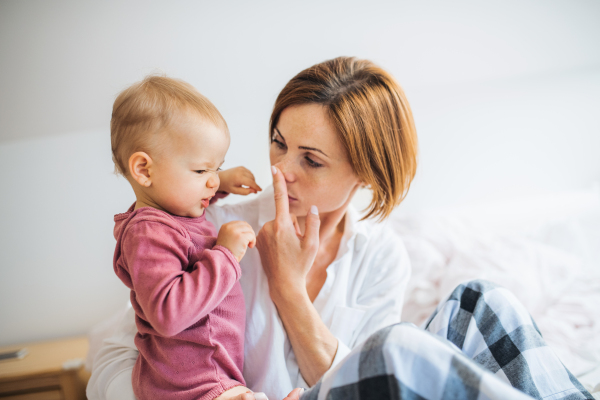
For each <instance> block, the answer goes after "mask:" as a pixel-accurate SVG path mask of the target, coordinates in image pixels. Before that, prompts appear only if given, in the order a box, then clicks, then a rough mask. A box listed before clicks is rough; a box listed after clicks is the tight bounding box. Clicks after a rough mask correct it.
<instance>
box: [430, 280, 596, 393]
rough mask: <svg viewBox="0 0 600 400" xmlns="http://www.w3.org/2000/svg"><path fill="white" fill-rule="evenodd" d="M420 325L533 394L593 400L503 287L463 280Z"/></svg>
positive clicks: (518, 303)
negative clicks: (423, 324) (422, 324)
mask: <svg viewBox="0 0 600 400" xmlns="http://www.w3.org/2000/svg"><path fill="white" fill-rule="evenodd" d="M424 328H425V329H426V330H427V331H429V332H431V333H434V334H436V335H439V336H441V337H443V338H445V339H448V340H449V341H450V342H452V343H453V344H454V345H456V346H457V347H458V348H459V349H460V350H461V351H462V352H463V353H464V354H465V355H466V356H467V357H469V358H470V359H472V360H473V361H475V362H476V363H478V364H480V365H481V366H483V367H484V368H485V369H487V370H489V371H491V372H492V373H494V374H495V375H496V376H497V377H498V378H500V379H502V380H503V381H505V382H507V383H509V384H510V385H512V386H513V387H515V388H517V389H519V390H521V391H523V392H525V393H527V394H528V395H530V396H531V397H534V398H536V399H546V400H547V399H593V397H592V396H591V395H590V394H589V393H588V392H587V391H586V390H585V389H584V388H583V386H582V385H581V383H579V381H578V380H577V379H576V378H575V377H574V376H573V375H572V374H571V372H570V371H569V370H568V369H567V368H566V367H565V366H564V365H563V364H562V362H561V361H560V360H559V358H558V357H557V356H556V355H555V354H554V352H553V351H552V350H551V349H550V347H548V346H547V345H546V342H545V341H544V339H543V338H542V335H541V333H540V331H539V330H538V328H537V326H536V325H535V322H534V321H533V319H532V318H531V316H530V315H529V313H528V312H527V311H526V310H525V307H523V305H522V304H521V303H520V302H519V301H518V300H517V298H516V297H515V296H514V295H513V294H512V293H511V292H510V291H508V290H507V289H504V288H502V287H499V286H497V285H495V284H492V283H490V282H487V281H482V280H476V281H471V282H467V283H465V284H461V285H459V286H458V287H457V288H456V289H455V290H454V291H453V292H452V294H451V295H450V297H449V298H448V299H447V300H446V301H444V302H442V303H440V304H439V306H438V307H437V310H436V311H435V313H434V314H433V315H432V316H431V317H430V319H429V321H427V322H426V323H425V326H424Z"/></svg>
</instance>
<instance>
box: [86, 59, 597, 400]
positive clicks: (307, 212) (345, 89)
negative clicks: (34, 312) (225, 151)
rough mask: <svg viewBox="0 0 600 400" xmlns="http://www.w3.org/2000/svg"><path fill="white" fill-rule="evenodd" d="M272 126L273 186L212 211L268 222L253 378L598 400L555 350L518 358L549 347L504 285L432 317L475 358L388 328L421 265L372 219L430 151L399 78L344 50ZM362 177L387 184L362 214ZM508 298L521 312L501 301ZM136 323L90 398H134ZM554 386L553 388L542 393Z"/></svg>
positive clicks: (265, 384)
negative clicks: (543, 365)
mask: <svg viewBox="0 0 600 400" xmlns="http://www.w3.org/2000/svg"><path fill="white" fill-rule="evenodd" d="M270 135H271V147H270V159H271V164H272V166H273V170H272V172H273V189H269V190H265V192H263V193H262V194H261V195H260V196H258V198H256V199H254V200H251V201H249V202H246V203H242V204H237V205H229V206H224V207H218V206H212V207H209V208H208V209H207V218H208V219H209V220H211V221H212V222H213V223H214V224H215V226H216V227H217V229H218V228H219V227H220V225H222V224H223V223H225V222H228V221H231V220H239V219H241V220H245V221H247V222H249V223H250V224H251V225H252V227H253V228H254V230H255V231H257V232H259V234H258V238H257V249H251V250H249V251H248V253H247V254H246V256H245V257H244V259H243V260H242V262H241V266H242V271H243V275H242V279H241V283H242V288H243V291H244V296H245V299H246V312H247V316H246V320H247V323H246V340H245V363H244V377H245V379H246V384H247V386H248V387H250V388H251V389H253V390H255V391H262V392H265V393H266V394H267V395H268V396H269V398H270V399H271V400H273V399H281V398H283V397H285V396H286V395H287V394H288V393H290V391H292V389H293V388H295V387H300V388H308V387H312V389H311V390H309V391H308V392H307V393H305V394H304V395H303V398H305V397H306V398H325V396H327V395H328V396H329V397H330V398H339V399H346V398H445V397H444V396H451V397H450V398H452V396H454V398H469V397H472V398H485V396H486V395H487V396H488V398H507V397H508V398H519V396H522V397H526V396H525V395H523V394H522V393H520V392H519V391H517V390H515V389H513V388H512V387H511V385H512V386H515V387H517V388H518V389H520V390H521V391H525V392H526V393H528V394H530V395H533V396H534V397H543V396H544V395H546V389H545V388H546V387H550V389H551V395H553V394H555V393H560V392H562V393H565V394H568V395H573V396H578V395H579V394H581V396H580V397H573V398H586V397H585V396H586V394H585V393H583V392H582V390H583V389H581V390H580V388H579V387H578V386H577V384H576V380H574V378H573V379H570V377H569V376H570V375H569V374H568V371H566V369H564V367H561V366H560V365H558V364H560V362H559V361H558V359H557V358H556V357H555V356H554V358H552V355H546V354H545V353H544V354H542V355H539V356H538V355H537V353H536V355H535V356H533V358H531V359H530V358H527V360H526V361H528V362H529V364H532V365H529V364H528V363H527V362H525V363H523V362H520V363H518V362H516V361H515V360H517V361H518V357H520V356H522V354H517V355H515V354H513V353H514V351H513V350H514V348H517V350H518V351H520V352H521V353H523V354H525V353H527V354H529V353H535V352H539V351H540V350H539V349H542V350H544V351H545V350H546V349H547V347H546V346H545V345H544V344H543V340H542V339H541V336H540V335H539V333H537V332H532V331H531V330H530V329H526V328H528V327H530V326H533V323H532V321H531V319H530V318H529V317H528V315H527V314H526V313H525V312H523V310H522V307H521V306H520V305H519V304H518V303H516V302H514V301H513V300H512V297H511V296H510V294H507V293H504V292H503V291H502V290H501V289H498V288H494V287H491V286H489V285H487V284H483V283H477V282H475V283H470V284H468V285H466V286H461V287H459V288H457V290H456V291H455V293H454V294H453V295H452V296H451V297H450V298H449V299H448V301H447V302H445V303H443V304H441V305H440V307H439V312H438V313H437V314H436V315H435V316H434V317H433V318H432V319H431V321H430V322H429V325H428V330H429V331H430V332H434V333H437V334H439V335H443V336H445V337H446V338H448V339H450V341H452V342H453V343H454V344H455V345H457V346H458V347H459V348H461V349H463V352H464V353H466V354H467V356H468V357H466V356H465V355H464V354H463V353H461V352H460V351H458V350H457V349H456V347H454V345H451V344H449V342H447V341H443V340H439V339H436V337H435V336H434V335H431V334H429V333H427V332H424V331H422V330H418V329H416V328H415V327H413V326H410V325H405V324H399V325H393V326H391V327H388V326H390V325H392V324H394V323H398V322H399V320H400V311H401V308H402V299H403V297H404V290H405V287H406V284H407V281H408V277H409V269H410V267H409V261H408V258H407V254H406V251H405V249H404V246H403V244H402V242H401V241H400V239H399V238H397V237H396V236H395V235H394V234H392V233H391V231H390V230H389V229H388V228H387V227H386V225H385V223H384V222H379V223H376V222H374V221H373V220H374V219H378V220H379V221H384V220H385V218H386V217H387V216H388V215H389V214H390V213H391V211H392V210H393V209H394V207H396V206H397V205H398V204H399V203H400V202H401V201H402V200H403V198H404V196H405V195H406V193H407V191H408V188H409V186H410V183H411V181H412V179H413V177H414V174H415V170H416V156H417V139H416V132H415V128H414V123H413V119H412V114H411V111H410V107H409V105H408V102H407V100H406V97H405V96H404V93H403V92H402V90H401V89H400V87H399V85H398V84H397V83H396V82H395V81H394V79H393V78H392V77H391V76H390V75H389V74H387V73H386V72H385V71H383V70H382V69H380V68H378V67H376V66H375V65H373V64H372V63H370V62H369V61H365V60H356V59H354V58H345V57H340V58H337V59H334V60H329V61H326V62H323V63H320V64H317V65H315V66H313V67H311V68H308V69H306V70H304V71H302V72H301V73H300V74H298V75H297V76H296V77H294V78H293V79H292V80H291V81H290V82H289V83H288V84H287V85H286V87H285V88H284V89H283V90H282V92H281V93H280V95H279V96H278V98H277V101H276V103H275V107H274V110H273V114H272V116H271V126H270ZM360 187H368V188H370V189H371V191H372V192H373V198H372V202H371V204H370V206H369V207H368V209H367V212H366V216H365V218H363V219H361V218H360V217H359V214H358V213H357V212H356V210H354V209H353V207H352V206H351V205H350V202H351V200H352V197H353V195H354V194H355V193H356V191H357V190H358V189H359V188H360ZM465 293H466V294H465ZM498 303H500V304H510V307H500V309H501V311H499V310H498V309H497V307H496V308H494V307H490V306H489V304H494V305H497V304H498ZM485 306H488V308H485ZM465 310H466V311H465ZM481 310H483V311H481ZM490 310H492V311H490ZM493 311H496V312H495V313H494V312H493ZM492 315H495V316H496V319H495V320H493V321H492V319H493V318H492V319H490V317H491V316H492ZM503 323H504V324H505V325H504V326H506V324H507V323H510V324H511V329H510V331H509V333H511V334H512V332H514V331H515V329H520V328H521V327H523V329H520V330H519V334H520V336H518V337H513V338H512V341H510V342H511V343H512V344H513V347H510V346H508V342H507V341H506V340H504V341H501V342H500V345H503V346H504V347H502V346H500V348H498V347H499V346H496V347H494V345H496V344H497V342H498V340H494V339H497V337H496V336H498V334H499V332H500V328H501V327H502V324H503ZM386 327H387V328H386ZM135 331H136V329H135V324H134V321H133V317H132V316H131V315H126V316H125V318H124V319H123V321H122V322H121V324H120V326H119V329H118V330H117V332H116V333H115V334H114V335H113V336H112V337H111V338H110V339H108V340H107V341H105V342H104V345H103V347H102V349H101V350H100V352H99V353H98V354H97V356H96V358H95V361H94V366H93V373H92V378H91V380H90V383H89V385H88V397H89V398H90V399H96V398H101V399H104V398H108V399H112V398H127V397H126V395H127V394H129V395H131V393H132V392H131V368H132V366H133V363H134V362H135V359H136V357H137V352H136V350H135V346H134V345H133V336H134V335H135ZM476 333H480V334H479V335H477V334H476ZM484 333H485V334H484ZM498 337H502V336H501V335H500V336H498ZM531 343H535V346H533V345H531ZM507 346H508V347H507ZM528 346H529V347H528ZM532 346H533V347H532ZM490 349H491V350H490ZM507 349H508V350H507ZM486 351H487V352H488V353H489V354H491V355H492V357H491V358H493V357H494V356H495V355H498V354H500V355H501V356H502V355H504V354H507V356H506V357H504V358H503V359H502V362H496V365H493V363H492V361H491V359H490V357H488V358H485V357H484V355H485V354H488V353H486ZM507 351H508V353H507ZM482 354H483V355H482ZM469 357H470V358H473V359H475V362H474V361H472V360H471V359H470V358H469ZM478 357H479V358H478ZM507 357H512V358H511V359H510V360H509V361H507V360H508V358H507ZM523 357H524V356H523ZM544 357H545V358H544ZM501 358H502V357H501ZM342 360H343V362H341V361H342ZM539 360H544V361H547V360H552V363H551V365H553V366H554V367H555V369H554V370H552V371H551V372H548V371H543V372H541V373H538V371H539V370H540V369H539V368H537V366H536V365H534V364H535V362H536V361H539ZM505 361H506V362H505ZM557 363H558V364H557ZM480 364H483V365H485V366H487V367H488V369H492V371H493V372H494V373H496V376H493V375H491V373H489V372H485V371H484V369H483V368H481V366H480ZM497 366H499V367H497ZM527 376H529V377H531V379H529V380H527V379H525V380H523V379H521V378H522V377H527ZM539 376H542V377H543V379H542V380H540V379H538V378H539ZM565 376H566V377H568V379H566V380H565V379H563V378H564V377H565ZM498 378H500V379H498ZM561 379H562V380H561ZM502 380H504V382H503V381H502ZM523 382H524V383H523ZM540 382H544V385H545V386H544V388H543V389H540V390H537V394H536V392H535V390H534V389H536V388H537V387H538V386H541V384H540ZM548 382H550V383H548ZM507 383H508V384H507ZM577 383H578V382H577ZM579 386H580V385H579ZM384 389H385V390H384ZM382 390H383V391H382ZM463 394H464V396H463ZM298 395H299V391H294V392H293V393H290V398H298ZM538 395H539V396H538ZM115 396H116V397H115ZM245 396H250V398H251V395H245ZM407 396H408V397H407ZM410 396H413V397H410ZM418 396H421V397H418ZM473 396H474V397H473ZM477 396H479V397H477ZM564 397H566V395H565V396H564ZM130 398H131V397H130ZM552 398H561V397H552Z"/></svg>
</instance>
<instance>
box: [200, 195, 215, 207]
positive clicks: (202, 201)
mask: <svg viewBox="0 0 600 400" xmlns="http://www.w3.org/2000/svg"><path fill="white" fill-rule="evenodd" d="M210 199H212V197H208V198H206V199H202V200H201V201H200V202H201V203H202V207H203V208H207V207H208V206H209V205H210Z"/></svg>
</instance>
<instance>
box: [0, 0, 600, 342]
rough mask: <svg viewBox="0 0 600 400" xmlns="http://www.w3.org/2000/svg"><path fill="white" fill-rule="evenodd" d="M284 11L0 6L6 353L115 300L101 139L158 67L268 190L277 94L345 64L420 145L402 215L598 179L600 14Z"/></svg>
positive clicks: (436, 7) (310, 7) (445, 6)
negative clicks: (407, 113) (391, 99)
mask: <svg viewBox="0 0 600 400" xmlns="http://www.w3.org/2000/svg"><path fill="white" fill-rule="evenodd" d="M321 3H324V4H321ZM294 4H296V5H294ZM294 4H293V3H282V2H266V1H262V2H261V1H258V2H256V1H255V2H219V3H214V2H192V1H178V2H169V3H168V4H167V3H166V2H164V3H147V2H123V3H122V2H99V3H92V2H77V1H74V0H73V1H62V2H45V1H28V2H22V1H13V0H9V1H3V2H0V70H1V71H2V72H3V73H2V74H1V75H0V188H1V192H0V193H1V195H0V221H2V223H1V224H0V321H1V322H0V345H3V344H9V343H15V342H21V341H28V340H35V339H44V338H51V337H58V336H64V335H72V334H80V333H84V332H85V331H86V330H87V329H89V327H90V326H91V325H92V324H94V323H96V322H98V321H100V320H101V319H103V318H105V317H107V316H109V315H110V314H111V313H112V312H114V310H116V309H117V308H119V307H121V306H122V305H123V304H124V302H125V301H126V299H127V296H128V293H127V290H125V288H124V286H123V285H122V283H121V282H120V281H119V280H118V279H117V278H116V277H115V276H114V272H113V271H112V266H111V265H112V252H113V250H114V239H113V238H112V227H113V222H112V216H113V215H114V214H115V213H118V212H122V211H124V210H125V209H126V208H127V206H128V205H129V204H130V203H131V202H132V201H133V196H132V193H131V190H130V189H129V188H128V186H127V184H126V182H125V181H124V180H123V179H119V178H117V177H115V176H114V175H112V173H111V171H112V163H111V158H110V147H109V132H108V122H109V119H110V109H111V105H112V101H113V99H114V96H115V95H116V93H117V92H118V91H119V90H121V89H122V88H124V87H125V86H126V85H127V84H129V83H131V82H133V81H136V80H139V79H141V78H142V77H143V76H144V75H145V74H146V73H148V72H151V71H154V70H156V69H160V70H163V71H165V72H166V73H168V74H169V75H171V76H175V77H179V78H182V79H185V80H187V81H189V82H190V83H192V84H194V85H195V86H196V87H198V88H199V89H200V90H201V91H202V92H203V93H204V94H206V95H207V96H208V97H209V98H210V99H211V100H213V102H214V103H215V104H216V105H217V107H218V108H219V109H220V110H221V111H222V113H223V115H224V116H225V118H226V119H227V121H228V123H229V126H230V130H231V132H232V145H231V148H230V152H229V154H228V157H227V165H226V166H235V165H246V166H248V167H249V168H250V169H252V170H253V171H254V172H255V174H256V175H257V177H258V180H259V183H261V184H263V185H266V184H268V182H269V179H270V177H269V173H268V160H267V133H266V128H267V124H268V117H269V114H270V108H271V107H272V104H273V102H274V100H275V97H276V95H277V93H278V91H279V90H280V89H281V88H282V87H283V85H284V84H285V82H286V81H287V80H288V79H289V78H291V77H292V76H293V75H294V74H295V73H297V72H298V71H300V70H301V69H303V68H305V67H307V66H310V65H311V64H313V63H315V62H318V61H322V60H324V59H327V58H331V57H334V56H337V55H357V56H360V57H365V58H370V59H372V60H374V61H375V62H377V63H379V64H380V65H382V66H383V67H385V68H387V69H388V70H389V71H390V72H392V73H393V74H394V75H395V76H396V77H397V78H398V80H399V81H400V82H401V83H402V85H403V86H404V88H405V89H406V92H407V94H408V97H409V99H410V101H411V105H412V107H413V111H414V114H415V118H416V123H417V129H418V132H419V138H420V145H421V157H420V167H419V172H418V175H417V178H416V180H415V182H414V185H413V188H412V189H411V193H410V195H409V197H408V198H407V200H406V202H405V203H404V204H403V205H402V206H401V208H402V209H404V211H406V212H414V211H417V210H421V209H428V208H436V207H443V206H453V205H461V204H469V203H476V202H482V201H490V200H496V199H505V198H510V197H515V196H523V195H527V194H540V193H542V194H543V193H551V192H556V191H565V190H576V189H582V188H586V187H588V186H589V185H590V184H591V183H592V182H594V181H598V180H600V157H598V155H597V153H598V149H600V120H599V119H598V118H597V110H599V109H600V97H599V95H598V93H600V52H598V51H597V49H598V48H599V45H600V24H598V23H597V21H598V20H599V18H600V3H598V2H595V1H571V2H568V3H567V2H562V1H561V2H558V1H545V2H542V1H539V2H538V1H518V2H517V1H514V2H510V1H508V2H507V1H502V2H500V1H498V2H486V3H485V4H484V3H481V2H475V1H469V2H448V3H446V2H441V1H440V2H419V3H418V4H414V2H384V1H373V2H369V3H368V5H366V4H367V3H364V2H352V1H343V2H342V1H339V2H338V1H335V2H316V1H315V2H311V1H309V2H302V3H294Z"/></svg>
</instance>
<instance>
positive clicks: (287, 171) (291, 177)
mask: <svg viewBox="0 0 600 400" xmlns="http://www.w3.org/2000/svg"><path fill="white" fill-rule="evenodd" d="M275 166H276V167H277V169H278V170H280V171H281V172H282V173H283V177H284V178H285V181H286V182H289V183H292V182H294V181H295V180H296V174H295V173H294V171H293V166H291V165H290V164H289V163H286V162H285V160H283V161H280V162H278V163H277V164H275Z"/></svg>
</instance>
